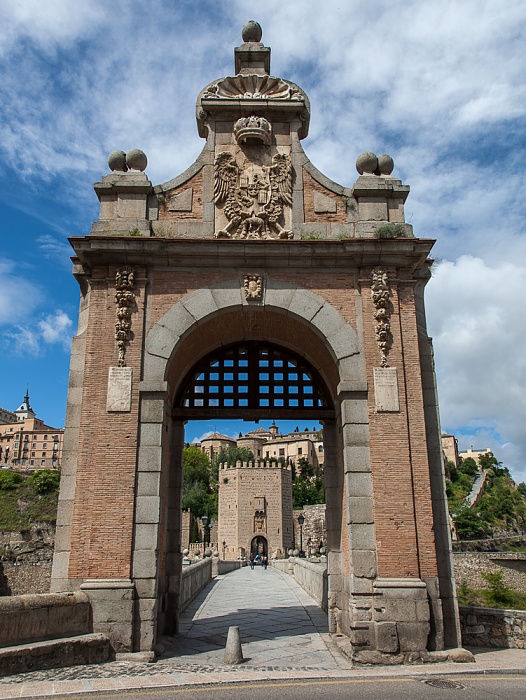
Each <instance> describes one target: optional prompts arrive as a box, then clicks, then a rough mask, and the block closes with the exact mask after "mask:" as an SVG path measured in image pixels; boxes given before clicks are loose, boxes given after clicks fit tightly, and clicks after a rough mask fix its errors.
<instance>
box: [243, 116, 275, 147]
mask: <svg viewBox="0 0 526 700" xmlns="http://www.w3.org/2000/svg"><path fill="white" fill-rule="evenodd" d="M271 133H272V127H271V125H270V122H268V121H267V120H266V119H265V117H256V116H250V117H241V118H240V119H238V120H237V122H236V123H235V124H234V135H235V137H236V141H237V142H238V143H243V142H245V141H247V139H255V140H256V141H261V143H264V144H265V145H266V146H268V145H269V144H270V136H271Z"/></svg>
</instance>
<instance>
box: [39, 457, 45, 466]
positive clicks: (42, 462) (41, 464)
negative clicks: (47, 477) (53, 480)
mask: <svg viewBox="0 0 526 700" xmlns="http://www.w3.org/2000/svg"><path fill="white" fill-rule="evenodd" d="M40 466H41V467H45V466H46V460H45V459H43V460H41V462H40Z"/></svg>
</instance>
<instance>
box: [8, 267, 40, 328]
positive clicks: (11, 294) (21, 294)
mask: <svg viewBox="0 0 526 700" xmlns="http://www.w3.org/2000/svg"><path fill="white" fill-rule="evenodd" d="M42 297H43V292H42V289H41V287H40V286H39V285H37V284H35V283H33V282H30V281H29V280H27V279H25V278H24V277H23V276H22V275H21V274H20V273H19V271H17V269H16V265H15V263H14V262H13V261H10V260H1V261H0V325H8V324H16V323H19V322H20V321H22V320H24V319H25V318H27V317H28V316H29V315H30V314H31V313H32V311H33V310H34V309H35V308H36V307H37V306H38V305H39V304H40V303H41V300H42Z"/></svg>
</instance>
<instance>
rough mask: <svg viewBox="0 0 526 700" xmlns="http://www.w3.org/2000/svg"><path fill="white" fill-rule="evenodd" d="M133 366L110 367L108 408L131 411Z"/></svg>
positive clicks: (109, 409) (108, 409) (110, 409)
mask: <svg viewBox="0 0 526 700" xmlns="http://www.w3.org/2000/svg"><path fill="white" fill-rule="evenodd" d="M132 372H133V370H132V368H131V367H110V372H109V376H108V396H107V399H106V410H107V411H108V413H109V412H113V411H131V394H132Z"/></svg>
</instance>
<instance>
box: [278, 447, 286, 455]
mask: <svg viewBox="0 0 526 700" xmlns="http://www.w3.org/2000/svg"><path fill="white" fill-rule="evenodd" d="M279 456H280V457H284V456H285V449H284V448H282V447H280V450H279Z"/></svg>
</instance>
